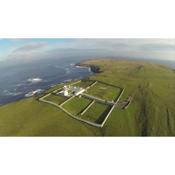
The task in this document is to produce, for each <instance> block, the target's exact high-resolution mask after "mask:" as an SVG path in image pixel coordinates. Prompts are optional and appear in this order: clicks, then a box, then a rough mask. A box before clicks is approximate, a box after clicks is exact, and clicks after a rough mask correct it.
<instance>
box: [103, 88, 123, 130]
mask: <svg viewBox="0 0 175 175" xmlns="http://www.w3.org/2000/svg"><path fill="white" fill-rule="evenodd" d="M123 92H124V89H123V90H122V92H121V93H120V95H119V97H118V99H117V101H116V102H115V104H114V105H113V106H112V107H111V109H110V110H109V112H108V114H107V115H106V117H105V119H104V120H103V122H102V124H101V127H103V126H104V124H105V123H106V121H107V119H108V117H109V116H110V114H111V113H112V111H113V109H114V108H115V107H116V105H117V103H118V101H119V100H120V98H121V96H122V94H123Z"/></svg>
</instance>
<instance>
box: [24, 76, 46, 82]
mask: <svg viewBox="0 0 175 175" xmlns="http://www.w3.org/2000/svg"><path fill="white" fill-rule="evenodd" d="M27 81H28V82H29V83H39V82H41V81H43V79H41V78H38V77H36V78H29V79H27Z"/></svg>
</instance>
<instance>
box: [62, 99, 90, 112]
mask: <svg viewBox="0 0 175 175" xmlns="http://www.w3.org/2000/svg"><path fill="white" fill-rule="evenodd" d="M90 103H91V100H89V99H87V98H84V97H81V98H79V97H74V98H73V99H71V100H70V101H68V102H67V103H65V104H64V105H63V108H65V109H66V110H67V111H68V112H70V113H72V114H73V115H78V114H80V113H81V112H82V111H83V110H84V109H85V108H86V107H87V106H88V105H89V104H90Z"/></svg>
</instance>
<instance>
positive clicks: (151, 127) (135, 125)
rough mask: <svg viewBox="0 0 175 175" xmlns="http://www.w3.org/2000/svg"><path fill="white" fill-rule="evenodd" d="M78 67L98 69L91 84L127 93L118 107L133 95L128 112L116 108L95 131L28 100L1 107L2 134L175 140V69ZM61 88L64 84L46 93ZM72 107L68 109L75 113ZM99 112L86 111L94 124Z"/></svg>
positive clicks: (127, 64) (138, 64)
mask: <svg viewBox="0 0 175 175" xmlns="http://www.w3.org/2000/svg"><path fill="white" fill-rule="evenodd" d="M82 64H86V65H96V66H98V67H99V68H100V73H97V74H94V75H92V76H91V77H90V80H97V81H98V80H99V81H102V82H106V83H109V84H113V85H115V86H119V87H121V88H125V91H124V93H123V95H122V97H121V99H120V102H122V101H123V100H125V99H126V98H128V96H133V101H132V102H131V104H130V105H129V107H128V108H127V109H126V110H122V109H120V108H119V107H118V106H117V107H116V108H115V109H114V111H113V112H112V114H111V115H110V117H109V118H108V120H107V122H106V123H105V125H104V127H103V128H96V127H92V126H90V125H88V124H85V123H82V122H79V121H77V120H75V119H73V118H71V117H70V116H68V115H67V114H66V113H65V112H63V111H62V110H61V109H59V108H57V107H54V106H52V105H49V104H46V103H43V102H39V101H38V100H36V98H35V97H32V98H28V99H24V100H20V101H18V102H14V103H9V104H7V105H4V106H1V107H0V135H1V136H175V70H172V69H170V68H167V67H165V66H161V65H157V64H153V63H149V62H145V61H128V60H110V59H97V60H90V61H85V62H83V63H82ZM60 86H63V84H61V85H57V86H56V87H54V88H51V89H50V90H48V91H47V92H51V91H52V90H54V89H56V88H57V87H60ZM89 90H90V89H89ZM112 92H113V91H112ZM99 95H100V94H99ZM102 96H103V95H102ZM112 96H113V95H111V97H112ZM76 103H77V104H78V105H79V106H80V105H81V104H80V103H79V102H76ZM73 104H74V103H72V104H71V105H70V107H71V108H70V110H74V108H72V105H73ZM83 104H84V102H83ZM82 106H83V105H82ZM78 109H79V108H77V110H76V111H75V113H78V112H79V111H78ZM98 109H99V108H97V107H95V108H89V110H91V113H90V114H88V113H85V114H86V115H87V114H88V116H89V117H94V119H93V120H97V118H98V117H97V116H98V115H100V114H99V113H100V112H99V111H98ZM100 111H101V110H100ZM87 112H88V111H87ZM90 119H91V120H92V118H90Z"/></svg>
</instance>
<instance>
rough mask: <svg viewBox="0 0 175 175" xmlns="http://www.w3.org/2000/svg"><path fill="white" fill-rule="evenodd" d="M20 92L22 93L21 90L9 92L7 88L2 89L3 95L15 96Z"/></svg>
mask: <svg viewBox="0 0 175 175" xmlns="http://www.w3.org/2000/svg"><path fill="white" fill-rule="evenodd" d="M20 94H22V92H11V91H8V90H3V95H5V96H17V95H20Z"/></svg>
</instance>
